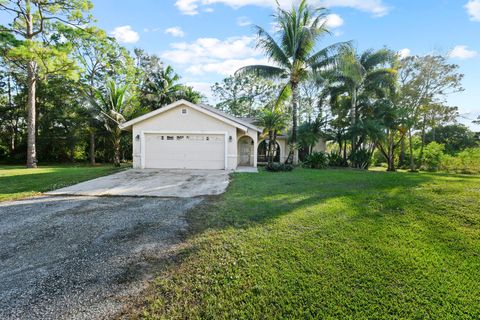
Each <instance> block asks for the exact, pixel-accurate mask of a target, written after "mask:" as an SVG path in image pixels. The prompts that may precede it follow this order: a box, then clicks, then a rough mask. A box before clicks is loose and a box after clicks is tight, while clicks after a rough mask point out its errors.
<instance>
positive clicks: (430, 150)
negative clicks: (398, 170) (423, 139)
mask: <svg viewBox="0 0 480 320" xmlns="http://www.w3.org/2000/svg"><path fill="white" fill-rule="evenodd" d="M444 150H445V146H444V145H443V144H440V143H436V142H431V143H429V144H427V145H426V146H425V149H424V151H423V166H422V169H424V170H427V171H438V169H440V165H441V163H442V158H443V157H444V156H445V155H444Z"/></svg>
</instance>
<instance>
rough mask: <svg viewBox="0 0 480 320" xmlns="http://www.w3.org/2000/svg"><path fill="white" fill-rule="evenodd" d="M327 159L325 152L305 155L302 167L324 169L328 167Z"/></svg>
mask: <svg viewBox="0 0 480 320" xmlns="http://www.w3.org/2000/svg"><path fill="white" fill-rule="evenodd" d="M328 163H329V159H328V156H327V154H326V153H325V152H314V153H312V154H309V155H307V157H306V158H305V162H303V166H304V167H306V168H312V169H325V168H326V167H328Z"/></svg>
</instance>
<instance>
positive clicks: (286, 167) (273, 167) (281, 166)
mask: <svg viewBox="0 0 480 320" xmlns="http://www.w3.org/2000/svg"><path fill="white" fill-rule="evenodd" d="M294 168H295V167H294V166H293V165H292V164H288V163H275V162H274V163H272V164H267V165H266V166H265V170H267V171H270V172H282V171H283V172H288V171H292V170H293V169H294Z"/></svg>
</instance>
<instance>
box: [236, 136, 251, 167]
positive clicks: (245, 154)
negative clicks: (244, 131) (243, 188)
mask: <svg viewBox="0 0 480 320" xmlns="http://www.w3.org/2000/svg"><path fill="white" fill-rule="evenodd" d="M251 151H252V145H251V143H250V141H248V140H246V139H242V140H240V163H239V164H240V165H241V166H249V165H251V163H250V154H251Z"/></svg>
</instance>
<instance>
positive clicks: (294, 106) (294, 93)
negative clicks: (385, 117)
mask: <svg viewBox="0 0 480 320" xmlns="http://www.w3.org/2000/svg"><path fill="white" fill-rule="evenodd" d="M291 87H292V120H293V123H292V145H296V144H297V125H298V123H297V122H298V83H295V82H293V83H292V84H291ZM292 152H293V164H298V148H293V150H290V153H292Z"/></svg>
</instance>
